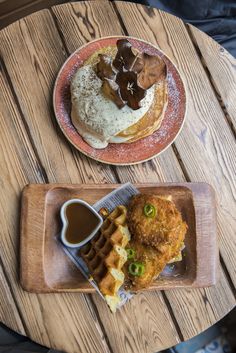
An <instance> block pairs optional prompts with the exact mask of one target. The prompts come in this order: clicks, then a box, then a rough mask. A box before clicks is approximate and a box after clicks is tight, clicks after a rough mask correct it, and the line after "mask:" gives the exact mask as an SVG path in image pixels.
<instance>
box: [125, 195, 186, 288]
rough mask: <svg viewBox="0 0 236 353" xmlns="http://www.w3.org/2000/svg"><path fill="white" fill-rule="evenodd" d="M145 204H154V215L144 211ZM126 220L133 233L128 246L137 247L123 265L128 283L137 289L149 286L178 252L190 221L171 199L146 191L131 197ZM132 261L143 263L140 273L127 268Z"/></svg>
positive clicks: (127, 284) (127, 285)
mask: <svg viewBox="0 0 236 353" xmlns="http://www.w3.org/2000/svg"><path fill="white" fill-rule="evenodd" d="M145 205H151V206H152V207H154V209H155V212H154V215H152V217H148V216H147V215H145V210H144V208H145ZM127 221H128V227H129V230H130V232H131V236H132V238H131V241H130V243H129V244H128V245H127V247H128V248H129V247H130V248H132V249H134V252H135V258H134V259H132V260H130V261H128V262H127V263H126V265H125V268H124V271H125V273H126V279H127V280H126V287H127V288H129V289H132V290H138V289H142V288H146V287H148V286H149V285H150V284H151V283H152V281H153V280H154V278H156V277H157V276H158V275H159V274H160V273H161V272H162V270H163V269H164V267H165V266H166V264H167V263H168V262H169V261H170V260H171V259H173V258H174V257H175V256H177V255H178V254H179V252H180V249H181V247H182V245H183V241H184V238H185V234H186V231H187V224H186V223H185V222H184V221H183V219H182V216H181V213H180V212H179V211H178V209H177V208H176V206H175V204H174V203H173V202H172V201H168V200H166V199H163V198H160V197H158V196H155V195H154V196H153V195H146V194H139V195H136V196H134V197H133V198H132V200H131V202H130V204H129V207H128V218H127ZM132 261H133V262H136V263H137V262H138V263H142V264H143V265H144V268H145V270H144V273H143V274H142V275H141V276H133V275H132V274H130V272H129V270H128V268H129V264H130V263H131V262H132Z"/></svg>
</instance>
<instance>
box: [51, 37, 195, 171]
mask: <svg viewBox="0 0 236 353" xmlns="http://www.w3.org/2000/svg"><path fill="white" fill-rule="evenodd" d="M109 38H131V39H134V40H137V41H141V42H143V43H146V44H148V45H151V46H152V47H154V48H155V49H157V50H158V51H159V52H160V53H162V54H163V55H164V56H165V57H167V59H168V60H169V61H170V62H171V64H172V65H173V66H174V68H175V69H176V71H177V73H178V75H179V77H180V79H181V82H182V84H183V88H184V94H185V106H184V116H183V120H182V123H181V125H180V128H179V130H178V132H177V133H176V135H175V137H174V139H173V140H172V141H171V142H170V143H168V144H167V146H166V147H165V148H163V149H162V150H161V151H160V152H158V153H156V154H154V155H152V156H150V157H148V158H146V159H142V160H139V161H136V162H127V163H122V162H121V163H119V162H108V161H106V160H103V159H100V158H96V157H93V156H91V154H89V153H87V152H85V151H84V150H83V149H82V148H80V147H78V146H77V145H76V144H75V143H74V142H73V141H72V140H71V139H70V138H69V137H68V135H67V134H66V132H65V131H64V129H63V127H62V125H61V123H60V121H59V119H58V118H57V113H56V111H57V109H56V88H57V85H58V81H59V79H60V76H61V73H62V71H63V70H64V68H65V66H66V65H67V63H68V62H69V60H70V59H71V58H72V57H73V56H74V55H75V54H76V53H77V52H78V51H80V50H81V49H83V48H84V47H86V46H87V45H89V44H92V43H94V42H97V41H100V40H103V39H109ZM52 100H53V111H54V115H55V118H56V121H57V123H58V125H59V127H60V130H61V131H62V133H63V135H64V136H65V137H66V139H67V140H68V141H69V142H70V143H71V144H72V145H73V146H74V148H75V149H77V150H78V151H79V152H81V153H83V154H84V155H85V156H86V157H89V158H91V159H93V160H95V161H96V162H100V163H103V164H107V165H114V166H128V165H136V164H141V163H144V162H147V161H150V160H152V159H154V158H156V157H157V156H160V155H161V154H162V153H163V152H165V151H166V150H167V148H169V147H170V146H171V145H172V143H174V141H175V140H176V139H177V137H178V136H179V134H180V132H181V131H182V128H183V125H184V123H185V120H186V115H187V110H188V94H187V90H186V82H185V79H183V77H182V75H181V74H180V72H179V70H178V68H177V66H176V65H175V63H174V62H173V61H172V60H171V59H170V57H169V56H168V55H167V54H165V53H164V52H163V51H162V50H161V49H160V48H159V47H158V46H157V45H154V44H152V43H150V42H148V41H146V40H145V39H141V38H138V37H133V36H127V35H112V36H105V37H100V38H96V39H93V40H91V41H89V42H87V43H84V44H83V45H81V46H80V47H79V48H77V49H76V50H75V51H74V52H73V53H71V54H70V55H69V57H68V58H67V59H66V61H65V62H64V63H63V65H62V66H61V68H60V70H59V72H58V74H57V77H56V80H55V83H54V87H53V95H52ZM77 133H78V135H80V134H79V132H77ZM154 133H155V131H154ZM80 136H81V135H80ZM81 138H82V136H81ZM131 143H132V142H131Z"/></svg>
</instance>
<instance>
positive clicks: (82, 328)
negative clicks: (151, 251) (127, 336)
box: [0, 74, 110, 353]
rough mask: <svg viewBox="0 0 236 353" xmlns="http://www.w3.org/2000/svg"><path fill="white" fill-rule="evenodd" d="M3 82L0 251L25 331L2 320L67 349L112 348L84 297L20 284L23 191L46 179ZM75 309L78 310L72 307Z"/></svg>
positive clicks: (8, 90) (37, 337)
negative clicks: (34, 289) (38, 292)
mask: <svg viewBox="0 0 236 353" xmlns="http://www.w3.org/2000/svg"><path fill="white" fill-rule="evenodd" d="M3 80H4V81H5V82H4V84H3V82H2V81H3ZM0 84H1V87H3V88H4V89H3V90H2V95H1V98H2V101H1V103H2V104H1V112H0V113H1V115H0V128H1V132H2V135H1V139H0V150H1V153H0V162H1V180H2V181H3V180H4V183H3V190H4V192H3V194H2V197H1V208H0V217H1V220H2V221H1V231H2V234H3V235H4V236H3V237H2V246H1V248H0V255H1V259H2V262H3V265H4V269H5V273H6V275H7V276H8V279H9V283H10V284H11V290H12V292H13V293H14V294H15V299H16V301H17V307H18V308H19V309H20V313H21V317H22V320H23V321H24V323H25V327H26V330H24V328H23V327H22V325H21V326H20V325H18V327H17V326H15V323H14V321H13V320H10V318H9V321H7V319H5V318H4V319H3V322H7V323H9V326H10V327H11V328H13V329H15V330H17V331H18V332H20V333H22V334H27V335H28V336H29V337H30V338H31V339H33V340H34V341H36V342H38V343H41V344H43V345H46V346H48V347H52V348H57V349H61V350H64V351H67V352H68V353H70V352H78V347H79V349H80V350H81V351H83V352H91V353H93V352H95V351H97V352H101V351H104V352H109V351H110V350H109V348H108V346H107V343H106V341H105V339H104V334H103V332H102V330H101V327H100V325H99V322H98V320H97V317H96V314H95V311H94V310H93V306H92V305H91V303H90V302H89V301H88V298H87V297H86V296H84V295H78V296H76V295H73V294H71V295H70V294H67V295H65V294H63V295H61V296H54V295H53V294H52V295H36V294H32V293H27V292H25V291H23V290H22V288H21V287H20V284H19V273H18V268H19V267H18V248H19V215H20V202H19V201H20V196H21V191H22V189H23V187H24V186H25V185H26V184H27V183H29V182H44V180H43V178H42V176H41V175H42V170H40V168H41V167H40V165H39V163H38V160H37V157H36V156H35V155H34V151H33V149H32V147H31V144H30V141H29V140H28V135H27V134H28V132H27V131H26V130H25V127H24V124H23V123H22V120H21V116H20V114H19V111H18V110H17V107H16V105H15V102H14V99H13V96H12V94H11V92H10V89H9V87H8V83H7V81H6V80H5V78H4V77H3V76H2V74H1V75H0ZM3 102H4V103H5V104H3ZM9 117H10V118H9ZM0 294H1V293H0ZM5 300H6V299H5ZM5 300H4V298H3V300H2V301H1V303H5ZM9 300H10V298H9ZM72 307H73V308H74V310H71V308H72ZM5 310H6V309H5ZM16 314H17V311H16ZM65 337H67V339H65Z"/></svg>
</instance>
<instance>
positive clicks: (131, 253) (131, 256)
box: [125, 248, 135, 260]
mask: <svg viewBox="0 0 236 353" xmlns="http://www.w3.org/2000/svg"><path fill="white" fill-rule="evenodd" d="M125 250H126V252H127V259H128V260H131V259H134V257H135V250H134V249H132V248H129V249H125Z"/></svg>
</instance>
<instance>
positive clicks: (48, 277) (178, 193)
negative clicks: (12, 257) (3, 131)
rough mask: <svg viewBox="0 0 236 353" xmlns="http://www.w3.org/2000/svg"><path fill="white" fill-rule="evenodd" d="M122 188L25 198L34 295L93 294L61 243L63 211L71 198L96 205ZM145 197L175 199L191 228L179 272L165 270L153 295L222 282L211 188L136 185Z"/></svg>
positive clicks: (42, 191)
mask: <svg viewBox="0 0 236 353" xmlns="http://www.w3.org/2000/svg"><path fill="white" fill-rule="evenodd" d="M119 186H120V185H118V184H105V185H100V184H99V185H87V184H76V185H75V184H30V185H27V186H26V187H25V188H24V190H23V194H22V210H21V226H20V228H21V229H20V233H21V240H20V258H21V261H20V282H21V285H22V287H23V288H24V289H25V290H27V291H30V292H35V293H43V292H44V293H47V292H51V293H52V292H84V293H92V292H94V291H95V290H94V288H93V287H92V286H91V285H90V284H89V283H88V281H87V280H86V279H85V278H84V277H83V275H82V274H81V273H80V271H79V270H78V268H77V267H76V266H75V264H74V263H73V262H72V261H71V260H70V258H69V257H68V256H67V255H66V254H65V253H64V251H63V248H62V245H61V243H60V241H59V240H58V238H59V234H60V230H61V226H62V224H61V220H60V215H59V212H60V208H61V206H62V204H63V203H64V202H65V201H67V200H69V199H72V198H80V199H83V200H85V201H87V202H88V203H90V204H91V205H92V204H94V203H95V202H96V201H98V200H99V199H101V198H102V197H103V196H105V195H106V194H108V193H109V192H111V191H112V190H114V189H115V188H117V187H119ZM135 186H136V187H137V188H138V189H139V191H140V192H145V193H150V194H157V195H172V199H173V201H174V202H175V204H176V206H177V208H178V209H179V210H180V211H181V213H182V217H183V219H184V220H185V221H186V222H187V224H188V232H187V235H186V239H185V246H186V248H185V250H184V256H183V260H182V262H181V263H177V264H176V265H175V268H174V271H170V273H169V272H168V268H167V270H165V271H164V272H163V273H162V275H161V276H159V277H158V279H156V280H155V281H154V283H153V284H152V286H151V287H149V288H148V289H149V290H150V289H155V290H161V289H173V288H181V287H208V286H212V285H215V284H216V282H217V277H218V262H219V252H218V245H217V231H216V228H217V224H216V202H215V193H214V190H213V189H212V187H211V186H210V185H209V184H206V183H164V184H159V183H158V184H135Z"/></svg>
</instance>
